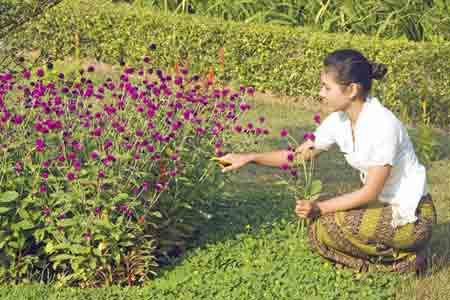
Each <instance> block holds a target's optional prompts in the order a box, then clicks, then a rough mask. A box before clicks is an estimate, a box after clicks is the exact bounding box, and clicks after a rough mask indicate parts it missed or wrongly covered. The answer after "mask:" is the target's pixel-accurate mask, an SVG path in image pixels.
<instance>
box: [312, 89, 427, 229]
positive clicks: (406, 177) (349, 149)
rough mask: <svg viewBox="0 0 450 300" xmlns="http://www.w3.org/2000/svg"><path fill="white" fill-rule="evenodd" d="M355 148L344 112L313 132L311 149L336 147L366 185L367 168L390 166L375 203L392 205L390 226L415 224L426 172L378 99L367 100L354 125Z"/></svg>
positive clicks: (394, 119) (399, 125)
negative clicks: (335, 145) (313, 145)
mask: <svg viewBox="0 0 450 300" xmlns="http://www.w3.org/2000/svg"><path fill="white" fill-rule="evenodd" d="M354 131H355V132H354V133H355V144H353V139H352V129H351V124H350V119H349V118H348V117H347V116H346V114H345V113H344V112H334V113H331V114H330V115H329V116H328V117H327V118H326V119H325V120H324V121H323V122H322V124H321V125H320V126H319V127H318V128H317V130H316V131H315V136H316V139H315V147H316V148H318V149H323V150H328V149H329V148H330V146H331V145H333V144H335V143H336V144H337V145H338V146H339V148H340V150H341V151H342V152H344V153H346V154H345V158H346V160H347V162H348V163H349V164H350V165H351V166H352V167H353V168H355V169H357V170H359V171H360V178H361V181H362V182H363V183H365V182H366V176H367V171H368V168H369V167H370V166H383V165H386V164H389V165H391V166H392V170H391V173H390V175H389V177H388V179H387V181H386V183H385V186H384V188H383V190H382V192H381V193H380V194H379V196H378V199H379V200H380V201H382V202H386V203H389V204H391V205H392V226H393V227H397V226H401V225H404V224H407V223H412V222H415V221H416V220H417V217H416V215H415V211H416V208H417V206H418V203H419V201H420V199H421V198H422V196H423V195H426V194H427V193H428V189H427V182H426V170H425V167H424V166H423V165H421V164H420V163H419V161H418V160H417V157H416V154H415V152H414V147H413V145H412V143H411V140H410V138H409V135H408V132H407V131H406V129H405V127H404V126H403V125H402V123H401V122H400V121H399V120H398V119H397V118H396V117H395V115H394V114H393V113H392V112H391V111H390V110H388V109H387V108H386V107H384V106H383V105H382V104H381V103H380V102H379V101H378V99H376V98H374V97H368V98H367V100H366V102H365V103H364V105H363V108H362V110H361V112H360V114H359V116H358V119H357V121H356V125H355V129H354Z"/></svg>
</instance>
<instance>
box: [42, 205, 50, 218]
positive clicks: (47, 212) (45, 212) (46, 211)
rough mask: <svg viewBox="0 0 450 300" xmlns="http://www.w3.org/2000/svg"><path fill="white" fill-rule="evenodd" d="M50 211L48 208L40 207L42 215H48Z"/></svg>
mask: <svg viewBox="0 0 450 300" xmlns="http://www.w3.org/2000/svg"><path fill="white" fill-rule="evenodd" d="M50 213H51V210H50V208H48V207H44V208H43V209H42V215H43V216H44V217H48V216H49V215H50Z"/></svg>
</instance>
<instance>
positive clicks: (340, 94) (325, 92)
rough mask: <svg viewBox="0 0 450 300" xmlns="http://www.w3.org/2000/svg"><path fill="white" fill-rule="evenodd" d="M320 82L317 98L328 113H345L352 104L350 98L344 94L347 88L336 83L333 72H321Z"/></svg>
mask: <svg viewBox="0 0 450 300" xmlns="http://www.w3.org/2000/svg"><path fill="white" fill-rule="evenodd" d="M320 81H321V88H320V93H319V96H320V97H321V98H322V99H323V102H324V105H325V109H326V110H327V111H330V112H335V111H346V110H347V109H348V108H349V107H350V105H351V103H352V98H351V96H350V95H348V93H346V91H347V88H346V87H344V86H342V85H340V84H339V83H337V82H336V80H335V75H334V72H332V71H328V72H327V71H326V70H324V71H322V73H321V75H320Z"/></svg>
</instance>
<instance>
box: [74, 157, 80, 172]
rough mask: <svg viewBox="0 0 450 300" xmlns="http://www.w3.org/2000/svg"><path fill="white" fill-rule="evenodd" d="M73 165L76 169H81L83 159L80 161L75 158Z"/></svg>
mask: <svg viewBox="0 0 450 300" xmlns="http://www.w3.org/2000/svg"><path fill="white" fill-rule="evenodd" d="M72 165H73V167H74V168H75V170H77V171H80V170H81V161H79V160H78V159H75V160H74V161H73V163H72Z"/></svg>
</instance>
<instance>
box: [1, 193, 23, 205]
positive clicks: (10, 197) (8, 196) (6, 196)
mask: <svg viewBox="0 0 450 300" xmlns="http://www.w3.org/2000/svg"><path fill="white" fill-rule="evenodd" d="M17 198H19V194H18V193H17V192H16V191H7V192H4V193H1V194H0V202H3V203H5V202H12V201H15V200H16V199H17Z"/></svg>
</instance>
